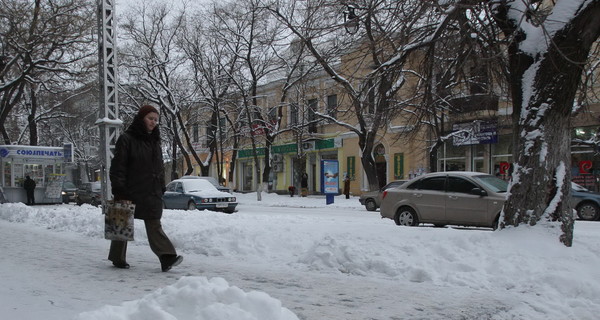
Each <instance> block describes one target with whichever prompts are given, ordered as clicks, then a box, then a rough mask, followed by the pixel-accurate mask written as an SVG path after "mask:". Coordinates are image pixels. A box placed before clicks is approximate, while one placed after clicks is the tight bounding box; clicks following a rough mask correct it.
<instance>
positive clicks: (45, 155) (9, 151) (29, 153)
mask: <svg viewBox="0 0 600 320" xmlns="http://www.w3.org/2000/svg"><path fill="white" fill-rule="evenodd" d="M0 157H2V158H6V157H11V158H28V159H36V158H37V159H57V160H64V149H63V148H56V147H35V146H1V147H0Z"/></svg>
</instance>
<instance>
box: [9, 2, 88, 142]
mask: <svg viewBox="0 0 600 320" xmlns="http://www.w3.org/2000/svg"><path fill="white" fill-rule="evenodd" d="M93 12H94V6H93V4H92V3H91V2H90V1H88V0H59V1H50V2H48V1H40V0H36V1H33V2H30V1H8V0H7V1H3V2H2V6H1V7H0V108H1V110H0V132H1V133H2V136H3V138H4V142H5V143H11V142H12V141H13V140H14V138H11V136H10V134H9V132H8V131H7V119H9V117H10V114H11V112H12V111H13V108H14V107H16V106H22V107H23V108H27V109H28V111H29V112H30V113H29V115H28V117H29V121H28V125H29V128H30V130H31V131H30V135H31V136H30V139H29V140H30V143H32V144H37V130H36V122H35V119H36V112H37V111H38V106H39V104H40V102H41V101H40V100H39V99H37V98H36V96H37V95H39V93H40V92H44V91H46V92H48V93H52V92H55V93H60V92H67V94H68V91H74V90H75V89H76V88H77V86H78V85H77V79H78V78H79V77H85V76H86V74H87V73H88V72H89V71H90V69H89V67H90V65H89V64H86V63H87V62H86V59H88V58H90V57H91V56H92V54H93V53H94V50H95V48H94V46H93V42H92V41H93V39H92V35H93V32H92V31H93V30H94V29H93V28H94V27H95V23H94V22H95V20H94V15H93ZM57 88H62V89H61V90H57ZM24 97H28V99H27V100H28V101H27V102H26V103H25V102H23V100H24Z"/></svg>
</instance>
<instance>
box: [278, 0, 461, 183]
mask: <svg viewBox="0 0 600 320" xmlns="http://www.w3.org/2000/svg"><path fill="white" fill-rule="evenodd" d="M286 4H287V5H284V4H283V3H282V2H276V3H272V4H268V3H267V4H266V5H267V7H268V8H269V9H270V10H271V11H272V13H273V14H274V15H275V16H277V17H278V19H280V21H282V23H284V24H285V25H286V26H287V27H288V28H289V30H290V31H291V32H293V33H294V35H295V36H296V37H297V38H298V39H300V41H301V42H302V44H303V45H304V46H306V48H307V49H308V50H309V52H310V53H311V54H312V56H313V57H314V58H315V59H316V61H317V62H318V63H319V65H320V66H321V68H322V69H323V71H324V72H325V73H326V74H327V75H328V77H330V78H331V79H333V80H334V81H335V82H336V83H337V85H338V86H339V87H340V90H341V91H342V92H343V93H344V95H345V97H346V99H347V100H348V104H349V105H350V107H349V108H348V107H346V108H345V110H346V111H345V112H339V113H338V115H337V116H336V117H332V116H331V115H329V114H325V113H318V115H319V116H320V117H322V118H324V119H327V120H328V121H331V122H334V123H337V124H338V125H340V126H342V127H344V128H346V129H348V130H349V131H351V132H354V133H356V135H357V136H358V140H359V146H360V148H361V154H362V156H361V163H362V166H363V169H364V170H365V173H366V176H367V179H368V181H369V186H370V188H371V189H372V190H375V189H378V188H379V181H378V177H377V172H376V164H375V159H374V156H373V150H374V147H375V142H376V139H377V137H378V135H381V134H382V133H384V132H385V131H386V130H387V127H388V126H389V124H390V123H391V121H392V120H393V119H394V117H396V116H397V115H398V114H399V112H400V110H402V109H403V108H407V107H411V106H412V105H413V103H412V102H411V98H410V97H411V95H410V94H409V95H406V96H404V98H403V99H398V95H399V93H400V92H401V90H402V91H403V92H411V91H412V90H414V88H411V85H410V81H407V78H410V77H411V75H412V74H413V73H414V72H415V71H413V70H411V66H410V63H409V62H410V61H409V57H410V56H411V54H412V53H414V52H416V51H418V50H420V49H421V48H423V47H426V46H428V45H429V44H430V43H432V42H433V41H434V40H435V36H436V33H435V31H436V30H435V28H434V27H433V26H432V24H431V21H429V20H428V19H433V18H430V16H431V15H432V11H431V7H430V6H429V5H428V4H427V3H426V2H420V1H370V0H365V1H356V2H354V4H353V5H352V6H347V3H346V2H345V1H327V0H321V1H316V2H300V1H288V2H287V3H286ZM344 10H345V11H346V12H345V14H346V17H347V23H346V24H344V23H342V22H343V20H342V15H343V14H344ZM428 10H429V11H428ZM452 14H454V13H453V12H450V13H449V14H448V13H445V14H443V15H441V16H436V17H435V21H439V20H442V21H443V20H444V19H447V18H448V16H449V15H452ZM345 27H347V29H348V31H350V32H352V33H353V34H348V33H347V32H346V30H345V29H346V28H345ZM340 58H341V59H342V60H344V63H343V64H340ZM340 106H341V104H340ZM342 108H343V107H342Z"/></svg>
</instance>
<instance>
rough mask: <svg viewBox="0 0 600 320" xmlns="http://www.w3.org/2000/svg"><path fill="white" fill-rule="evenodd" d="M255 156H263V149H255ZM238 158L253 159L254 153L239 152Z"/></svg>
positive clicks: (247, 151)
mask: <svg viewBox="0 0 600 320" xmlns="http://www.w3.org/2000/svg"><path fill="white" fill-rule="evenodd" d="M256 155H257V156H259V157H260V156H264V155H265V148H256ZM237 156H238V158H248V157H253V156H254V152H252V149H244V150H240V151H238V155H237Z"/></svg>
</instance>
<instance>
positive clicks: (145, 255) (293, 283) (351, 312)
mask: <svg viewBox="0 0 600 320" xmlns="http://www.w3.org/2000/svg"><path fill="white" fill-rule="evenodd" d="M0 234H2V241H1V242H0V250H1V252H2V253H3V261H2V263H0V277H1V278H2V279H3V285H2V286H0V296H1V297H3V299H2V301H0V313H1V314H2V315H3V316H2V318H3V319H26V320H28V319H45V320H64V319H71V318H73V317H74V316H76V315H77V314H79V313H81V312H85V311H92V310H96V309H98V308H100V307H102V306H105V305H107V304H108V305H120V304H121V303H122V302H124V301H130V300H136V299H139V298H141V297H143V296H144V295H146V294H148V293H150V292H152V291H154V290H156V289H159V288H162V287H165V286H168V285H171V284H173V283H174V282H176V280H177V279H178V278H180V277H182V276H192V275H204V276H207V277H209V278H210V277H223V278H225V279H226V280H227V281H228V282H229V283H230V284H231V285H235V286H238V287H241V288H243V289H244V290H245V291H251V290H258V291H265V292H268V294H269V295H271V296H272V297H275V298H277V299H280V300H282V303H283V306H284V307H286V308H288V309H290V310H292V311H293V312H294V313H296V315H298V317H299V318H300V319H310V320H320V319H328V320H334V319H339V320H351V319H355V320H364V319H382V320H383V319H409V318H412V319H425V318H426V319H445V318H452V316H450V317H448V315H452V314H454V315H457V314H460V313H461V312H464V311H467V310H471V313H472V311H473V309H474V308H475V309H478V308H480V307H479V306H478V305H479V304H483V305H488V306H489V304H490V303H491V302H492V300H491V299H489V297H488V298H487V299H486V298H485V295H479V294H478V295H476V296H469V297H464V296H462V297H461V294H460V293H458V294H457V293H456V292H451V291H452V290H451V288H449V289H450V290H440V288H436V289H435V290H434V289H433V288H430V289H431V290H423V287H422V286H420V288H419V289H417V290H415V288H398V287H397V286H396V285H394V284H390V283H386V282H384V281H374V280H373V279H368V278H364V279H363V278H355V277H347V278H346V277H344V276H342V277H338V278H336V279H332V278H331V276H326V277H322V276H321V275H319V274H318V273H315V274H301V273H299V274H297V275H296V276H292V277H290V276H289V274H285V273H282V274H278V273H277V272H276V271H275V270H264V271H263V270H253V269H252V267H248V268H240V266H229V267H228V266H227V265H225V264H223V265H219V264H217V265H211V264H207V263H206V261H205V260H206V257H204V256H196V255H189V254H187V255H186V257H185V260H184V263H183V264H182V265H180V266H178V268H174V269H173V270H172V271H171V272H168V273H163V272H161V271H160V265H159V264H158V261H156V258H155V257H154V256H153V254H152V253H151V252H150V249H149V248H147V247H146V246H136V245H131V246H130V250H129V253H128V254H129V258H128V259H129V261H130V263H131V264H132V268H131V269H129V270H120V269H116V268H113V267H112V266H111V265H110V262H109V261H107V260H105V256H106V254H107V249H108V241H106V240H102V239H88V238H84V237H81V236H78V235H76V234H71V233H63V232H56V231H47V230H43V229H39V228H36V227H31V226H28V225H23V224H19V223H9V222H6V221H0ZM211 259H213V260H214V258H211ZM208 269H212V270H210V271H208ZM207 274H212V275H210V276H208V275H207ZM349 289H350V291H349ZM444 291H446V292H444ZM452 295H453V297H451V296H452ZM409 297H410V300H409V301H407V300H406V299H407V298H409ZM440 300H441V301H444V303H445V305H444V306H443V307H442V306H438V305H437V303H436V301H440ZM450 301H453V302H454V304H455V305H450V304H449V302H450ZM495 303H497V302H495ZM485 309H488V311H489V307H487V308H485Z"/></svg>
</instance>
